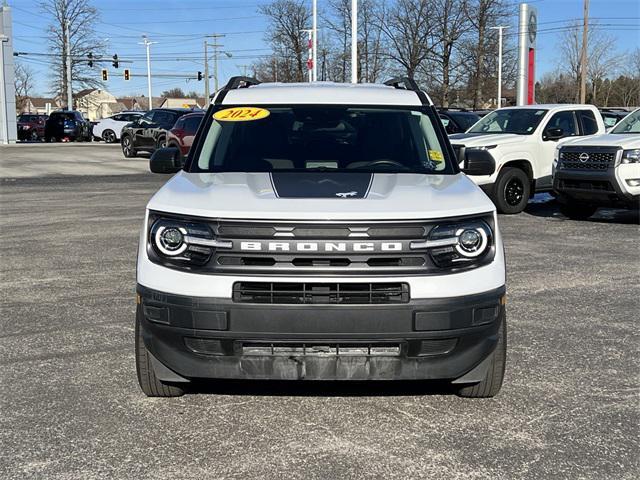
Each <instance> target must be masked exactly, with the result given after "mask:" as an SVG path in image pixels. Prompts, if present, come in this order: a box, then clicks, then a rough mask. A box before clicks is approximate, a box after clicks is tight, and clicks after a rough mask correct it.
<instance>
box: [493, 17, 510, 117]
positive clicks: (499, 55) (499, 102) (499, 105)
mask: <svg viewBox="0 0 640 480" xmlns="http://www.w3.org/2000/svg"><path fill="white" fill-rule="evenodd" d="M505 28H509V27H508V26H504V25H500V26H498V27H491V30H498V98H497V101H496V106H497V108H501V107H502V31H503V30H504V29H505Z"/></svg>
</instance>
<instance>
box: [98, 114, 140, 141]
mask: <svg viewBox="0 0 640 480" xmlns="http://www.w3.org/2000/svg"><path fill="white" fill-rule="evenodd" d="M144 114H145V112H139V111H136V112H120V113H117V114H115V115H113V116H111V117H108V118H104V119H102V120H100V121H99V122H98V123H97V124H96V125H94V126H93V136H94V137H96V138H101V139H102V140H104V141H105V142H106V143H116V142H119V141H120V134H121V133H122V128H123V127H124V126H125V125H127V124H128V123H131V122H133V121H134V120H136V119H138V118H140V117H141V116H142V115H144Z"/></svg>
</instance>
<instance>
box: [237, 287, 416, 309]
mask: <svg viewBox="0 0 640 480" xmlns="http://www.w3.org/2000/svg"><path fill="white" fill-rule="evenodd" d="M233 301H234V302H236V303H270V304H397V303H408V302H409V285H408V284H406V283H280V282H236V283H235V284H234V285H233Z"/></svg>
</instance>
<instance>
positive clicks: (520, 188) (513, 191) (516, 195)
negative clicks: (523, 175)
mask: <svg viewBox="0 0 640 480" xmlns="http://www.w3.org/2000/svg"><path fill="white" fill-rule="evenodd" d="M523 197H524V185H523V184H522V181H521V180H520V179H519V178H512V179H511V180H509V181H508V182H507V184H506V185H505V187H504V198H505V200H506V201H507V203H508V204H509V205H511V206H512V207H514V206H516V205H519V204H520V203H521V202H522V198H523Z"/></svg>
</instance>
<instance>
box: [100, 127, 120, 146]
mask: <svg viewBox="0 0 640 480" xmlns="http://www.w3.org/2000/svg"><path fill="white" fill-rule="evenodd" d="M102 139H103V140H104V142H105V143H116V141H117V138H116V132H114V131H113V130H105V131H104V132H102Z"/></svg>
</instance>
